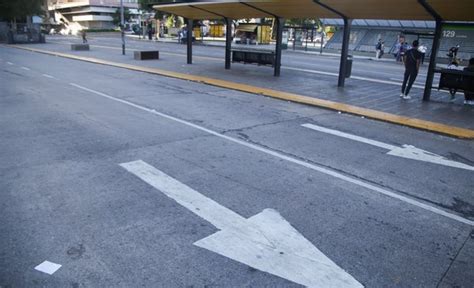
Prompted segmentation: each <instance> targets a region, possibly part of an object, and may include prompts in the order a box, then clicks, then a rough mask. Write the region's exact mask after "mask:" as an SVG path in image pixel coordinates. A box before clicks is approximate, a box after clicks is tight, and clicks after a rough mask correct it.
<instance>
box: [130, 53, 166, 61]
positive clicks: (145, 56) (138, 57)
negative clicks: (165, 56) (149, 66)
mask: <svg viewBox="0 0 474 288" xmlns="http://www.w3.org/2000/svg"><path fill="white" fill-rule="evenodd" d="M133 58H134V59H135V60H154V59H160V52H159V51H135V52H134V53H133Z"/></svg>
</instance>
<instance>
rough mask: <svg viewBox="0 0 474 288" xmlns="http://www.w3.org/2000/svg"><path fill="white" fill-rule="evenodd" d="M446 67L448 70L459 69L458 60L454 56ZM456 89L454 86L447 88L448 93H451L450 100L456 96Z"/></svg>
mask: <svg viewBox="0 0 474 288" xmlns="http://www.w3.org/2000/svg"><path fill="white" fill-rule="evenodd" d="M446 69H449V70H459V60H458V59H457V58H455V59H454V60H453V61H452V62H451V63H450V64H449V65H448V67H446ZM457 91H458V89H455V88H449V94H450V95H451V101H454V98H455V96H456V92H457Z"/></svg>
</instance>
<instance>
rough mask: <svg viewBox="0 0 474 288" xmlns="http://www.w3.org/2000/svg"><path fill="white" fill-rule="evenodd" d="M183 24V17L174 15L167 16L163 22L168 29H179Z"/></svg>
mask: <svg viewBox="0 0 474 288" xmlns="http://www.w3.org/2000/svg"><path fill="white" fill-rule="evenodd" d="M183 24H184V19H183V17H179V16H176V15H169V16H168V17H167V18H166V20H165V26H166V27H168V28H171V27H178V28H181V26H183Z"/></svg>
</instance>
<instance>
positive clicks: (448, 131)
mask: <svg viewBox="0 0 474 288" xmlns="http://www.w3.org/2000/svg"><path fill="white" fill-rule="evenodd" d="M2 46H6V47H12V48H17V49H23V50H27V51H32V52H37V53H43V54H48V55H53V56H59V57H64V58H69V59H75V60H81V61H86V62H90V63H95V64H101V65H108V66H113V67H118V68H125V69H129V70H134V71H140V72H146V73H151V74H158V75H161V76H166V77H171V78H176V79H181V80H187V81H193V82H198V83H205V84H208V85H212V86H217V87H222V88H227V89H232V90H237V91H242V92H247V93H252V94H261V95H264V96H268V97H273V98H277V99H282V100H287V101H292V102H296V103H301V104H307V105H312V106H317V107H321V108H326V109H331V110H337V111H341V112H345V113H349V114H354V115H359V116H364V117H367V118H371V119H375V120H381V121H385V122H389V123H394V124H398V125H403V126H408V127H412V128H417V129H422V130H426V131H430V132H435V133H439V134H444V135H448V136H454V137H457V138H465V139H474V130H471V129H466V128H460V127H456V126H450V125H445V124H440V123H436V122H431V121H426V120H421V119H417V118H410V117H405V116H399V115H395V114H390V113H385V112H380V111H377V110H372V109H366V108H361V107H357V106H353V105H348V104H343V103H338V102H334V101H329V100H323V99H318V98H313V97H308V96H302V95H298V94H294V93H289V92H283V91H277V90H272V89H267V88H262V87H256V86H251V85H246V84H240V83H235V82H230V81H226V80H219V79H214V78H208V77H202V76H197V75H190V74H184V73H178V72H172V71H167V70H162V69H157V68H149V67H143V66H136V65H130V64H123V63H117V62H112V61H107V60H101V59H97V58H90V57H83V56H76V55H71V54H65V53H60V52H52V51H47V50H42V49H35V48H30V47H22V46H12V45H2Z"/></svg>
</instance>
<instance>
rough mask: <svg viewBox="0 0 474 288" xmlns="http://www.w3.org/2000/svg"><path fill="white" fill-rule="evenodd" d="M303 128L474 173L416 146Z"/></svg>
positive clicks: (461, 165) (398, 154)
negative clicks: (396, 144) (391, 143)
mask: <svg viewBox="0 0 474 288" xmlns="http://www.w3.org/2000/svg"><path fill="white" fill-rule="evenodd" d="M301 126H303V127H306V128H309V129H313V130H316V131H319V132H323V133H327V134H331V135H335V136H339V137H344V138H347V139H351V140H354V141H359V142H362V143H366V144H369V145H373V146H377V147H380V148H384V149H387V150H390V151H389V152H388V153H387V154H388V155H393V156H398V157H403V158H408V159H412V160H418V161H424V162H430V163H434V164H439V165H444V166H449V167H454V168H460V169H466V170H471V171H474V167H473V166H469V165H466V164H464V163H460V162H456V161H452V160H448V159H446V158H444V157H443V156H440V155H437V154H433V153H431V152H428V151H425V150H422V149H418V148H416V147H415V146H411V145H402V147H398V146H395V145H390V144H386V143H383V142H379V141H375V140H372V139H367V138H363V137H360V136H356V135H352V134H348V133H344V132H341V131H337V130H332V129H328V128H324V127H321V126H317V125H314V124H303V125H301Z"/></svg>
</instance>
